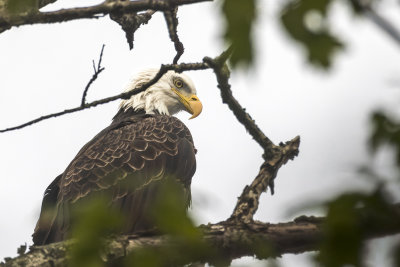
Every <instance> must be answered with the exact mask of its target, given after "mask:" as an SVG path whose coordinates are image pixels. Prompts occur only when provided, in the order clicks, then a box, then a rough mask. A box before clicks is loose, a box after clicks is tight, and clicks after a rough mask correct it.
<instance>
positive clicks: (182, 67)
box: [0, 63, 210, 133]
mask: <svg viewBox="0 0 400 267" xmlns="http://www.w3.org/2000/svg"><path fill="white" fill-rule="evenodd" d="M208 68H210V67H209V66H208V65H207V64H206V63H181V64H179V65H176V64H171V65H169V64H168V65H161V67H160V70H159V71H158V73H157V74H156V76H154V78H153V79H151V80H150V81H149V82H147V83H145V84H143V85H142V86H140V87H138V88H136V89H134V90H132V91H130V92H125V93H121V94H118V95H114V96H111V97H106V98H103V99H100V100H96V101H93V102H90V103H87V104H84V105H83V106H82V105H81V106H79V107H76V108H71V109H66V110H64V111H60V112H56V113H52V114H48V115H45V116H41V117H39V118H36V119H34V120H31V121H28V122H26V123H23V124H21V125H18V126H14V127H10V128H6V129H2V130H0V133H4V132H9V131H13V130H18V129H22V128H25V127H26V126H30V125H32V124H35V123H38V122H40V121H43V120H47V119H50V118H55V117H59V116H62V115H65V114H69V113H74V112H77V111H80V110H84V109H89V108H91V107H95V106H97V105H101V104H105V103H109V102H111V101H115V100H117V99H129V98H130V97H131V96H132V95H135V94H138V93H140V92H143V91H144V90H146V89H147V88H149V87H150V86H152V85H153V84H155V83H156V82H157V81H158V80H159V79H160V78H161V77H162V76H163V75H164V74H165V73H166V72H167V71H169V70H174V71H176V72H183V71H188V70H204V69H208Z"/></svg>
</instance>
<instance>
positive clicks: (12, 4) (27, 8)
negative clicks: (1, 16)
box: [6, 0, 39, 15]
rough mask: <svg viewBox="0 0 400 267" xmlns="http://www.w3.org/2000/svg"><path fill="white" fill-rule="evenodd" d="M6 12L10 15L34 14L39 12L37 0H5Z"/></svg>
mask: <svg viewBox="0 0 400 267" xmlns="http://www.w3.org/2000/svg"><path fill="white" fill-rule="evenodd" d="M6 10H7V11H8V12H9V13H10V14H12V15H16V14H20V13H34V12H38V11H39V3H38V0H7V1H6Z"/></svg>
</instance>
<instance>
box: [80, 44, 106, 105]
mask: <svg viewBox="0 0 400 267" xmlns="http://www.w3.org/2000/svg"><path fill="white" fill-rule="evenodd" d="M104 46H105V45H104V44H103V46H102V47H101V52H100V57H99V62H98V63H97V68H96V65H95V64H94V60H93V69H94V74H93V76H92V78H91V79H90V80H89V82H88V84H87V85H86V87H85V90H84V91H83V94H82V101H81V107H84V106H85V103H86V95H87V92H88V90H89V88H90V85H91V84H92V83H93V82H94V81H95V80H96V79H97V77H98V76H99V74H100V73H101V72H102V71H103V70H104V68H102V67H101V60H102V58H103V51H104Z"/></svg>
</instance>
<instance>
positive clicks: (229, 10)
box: [222, 0, 256, 68]
mask: <svg viewBox="0 0 400 267" xmlns="http://www.w3.org/2000/svg"><path fill="white" fill-rule="evenodd" d="M222 13H223V15H224V17H225V19H226V28H225V33H224V38H225V40H226V41H227V42H228V43H231V44H232V46H233V49H234V50H233V53H232V56H231V58H230V61H231V63H232V67H234V68H235V67H237V66H244V67H246V68H247V67H249V66H250V65H251V63H252V62H253V58H254V52H253V40H252V36H251V34H252V28H253V25H254V21H255V19H256V1H255V0H224V1H223V4H222Z"/></svg>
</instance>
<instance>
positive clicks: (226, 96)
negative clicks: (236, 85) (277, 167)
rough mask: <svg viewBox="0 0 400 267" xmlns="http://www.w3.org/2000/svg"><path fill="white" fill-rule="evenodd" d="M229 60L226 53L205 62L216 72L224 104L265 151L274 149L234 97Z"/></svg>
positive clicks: (206, 58) (206, 59)
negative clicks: (227, 62)
mask: <svg viewBox="0 0 400 267" xmlns="http://www.w3.org/2000/svg"><path fill="white" fill-rule="evenodd" d="M229 52H230V51H229ZM227 58H228V56H227V53H225V54H222V55H221V56H219V57H217V58H215V59H212V58H209V57H205V58H204V59H203V61H204V62H205V63H207V64H208V65H209V66H210V67H211V68H212V69H213V70H214V72H215V75H216V76H217V81H218V88H219V89H220V90H221V97H222V101H223V103H225V104H227V105H228V107H229V108H230V109H231V110H232V112H233V114H234V115H235V116H236V118H237V119H238V121H239V122H240V123H241V124H243V126H244V127H245V128H246V130H247V131H248V132H249V134H250V135H251V136H252V137H253V138H254V140H255V141H256V142H257V143H258V144H259V145H260V146H261V147H262V148H263V149H264V150H267V149H269V148H273V147H274V146H275V145H274V144H273V143H272V141H271V140H270V139H269V138H268V137H267V136H265V134H264V133H263V132H262V131H261V130H260V128H258V126H257V125H256V123H255V121H254V120H253V119H252V118H251V116H250V114H249V113H247V112H246V109H244V108H243V107H242V106H241V105H240V104H239V102H238V101H237V100H236V99H235V98H234V97H233V95H232V91H231V85H230V84H229V76H230V71H229V69H228V66H227V65H226V63H225V62H226V59H227Z"/></svg>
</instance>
